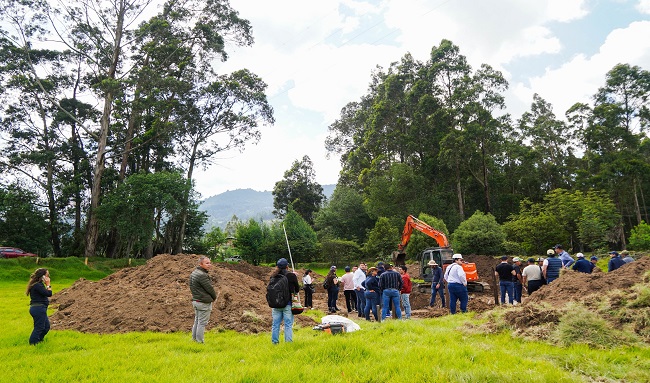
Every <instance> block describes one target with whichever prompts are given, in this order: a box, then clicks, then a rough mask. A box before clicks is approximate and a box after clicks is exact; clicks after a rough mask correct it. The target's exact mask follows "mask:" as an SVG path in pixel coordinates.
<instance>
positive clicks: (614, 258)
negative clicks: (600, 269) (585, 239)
mask: <svg viewBox="0 0 650 383" xmlns="http://www.w3.org/2000/svg"><path fill="white" fill-rule="evenodd" d="M609 256H610V260H609V262H608V263H607V272H608V273H611V272H612V271H614V270H616V269H618V268H619V267H621V266H623V265H624V264H625V261H623V259H622V258H621V256H620V255H618V252H616V251H610V252H609Z"/></svg>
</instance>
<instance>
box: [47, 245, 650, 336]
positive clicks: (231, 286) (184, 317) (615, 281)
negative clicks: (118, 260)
mask: <svg viewBox="0 0 650 383" xmlns="http://www.w3.org/2000/svg"><path fill="white" fill-rule="evenodd" d="M198 258H199V256H198V255H195V254H181V255H168V254H167V255H159V256H156V257H154V258H153V259H151V260H149V261H148V262H147V263H146V264H145V265H142V266H138V267H133V268H126V269H122V270H120V271H118V272H116V273H114V274H111V275H110V276H108V277H106V278H104V279H102V280H99V281H97V282H92V281H88V280H84V279H80V280H78V281H77V282H75V283H74V284H73V285H72V286H71V287H69V288H67V289H64V290H62V291H60V292H59V293H57V294H55V296H54V297H53V299H52V304H53V305H54V307H57V306H58V310H57V311H56V312H55V313H54V314H53V315H52V316H51V317H50V321H51V324H52V328H54V329H73V330H77V331H82V332H90V333H122V332H132V331H156V332H174V331H190V330H191V327H192V323H193V320H194V310H193V308H192V305H191V294H190V290H189V284H188V279H189V274H190V273H191V272H192V270H193V269H194V268H195V267H196V264H197V260H198ZM465 260H466V261H468V262H473V263H476V267H477V270H478V273H479V276H480V278H481V279H480V280H479V281H481V282H484V283H485V284H486V285H488V286H489V287H490V288H489V289H486V290H485V291H484V292H480V293H476V292H473V293H470V301H469V304H468V309H469V310H470V311H474V312H483V311H486V310H490V309H492V308H493V307H494V301H495V294H494V293H495V291H496V290H495V288H496V286H495V280H494V278H493V275H494V267H495V266H496V265H497V264H498V262H499V261H498V260H496V259H495V258H492V257H488V256H482V255H469V256H465ZM213 265H214V266H213V269H212V270H211V272H210V276H211V278H212V282H213V285H214V286H215V289H216V290H217V293H218V296H217V301H216V303H215V304H214V308H213V310H212V315H211V318H210V323H209V325H208V329H210V328H222V329H229V330H235V331H238V332H243V333H259V332H265V331H270V329H271V309H270V308H269V307H268V305H267V304H266V299H265V293H266V283H267V281H268V279H269V276H270V274H271V272H272V271H273V268H271V267H263V266H253V265H250V264H248V263H246V262H241V263H237V264H229V263H215V264H213ZM648 269H650V258H649V257H646V258H644V259H641V260H639V261H636V262H634V263H631V264H629V265H626V266H624V267H623V268H621V269H620V270H617V271H616V272H614V273H611V274H607V273H597V274H592V275H587V274H580V273H570V275H571V277H570V278H569V277H567V275H569V274H565V275H562V276H561V277H560V278H559V279H558V280H557V281H556V282H554V283H553V284H552V285H549V286H544V287H543V288H542V289H541V290H539V291H538V292H536V293H535V294H534V295H533V297H530V298H524V299H525V300H524V305H525V304H526V301H528V302H530V303H534V302H536V301H540V300H544V301H547V302H549V303H551V304H555V303H558V304H561V303H565V302H566V301H567V300H570V299H573V298H567V297H578V296H584V295H587V294H589V293H591V292H594V291H598V290H601V289H602V290H603V291H609V290H611V289H613V288H617V287H626V286H631V285H632V284H633V283H635V281H638V276H639V273H641V274H642V272H643V271H644V270H648ZM409 272H410V274H411V275H415V276H417V274H419V273H418V271H417V266H416V265H409ZM297 273H298V275H299V276H302V275H303V273H304V270H303V269H299V270H297ZM578 274H580V275H578ZM299 280H300V278H299ZM323 280H324V276H322V275H316V283H315V286H316V292H315V293H314V298H313V301H314V308H315V309H320V310H322V311H326V309H327V293H326V291H325V290H324V289H323V288H322V286H321V285H322V281H323ZM301 298H303V299H304V295H303V292H302V291H301ZM429 299H430V292H429V290H428V289H427V291H426V292H425V293H420V292H419V291H418V289H417V288H414V290H413V292H412V293H411V306H412V309H413V317H414V318H429V317H437V316H442V315H447V314H448V310H447V309H445V308H441V307H440V300H439V299H437V300H436V307H435V308H430V307H428V305H429ZM524 305H522V306H524ZM338 307H339V308H340V309H341V313H342V314H341V315H347V311H346V310H345V299H344V297H343V292H342V291H341V292H340V293H339V300H338ZM531 315H532V313H531ZM351 317H352V318H353V319H358V318H357V316H356V314H354V313H353V314H352V315H351ZM296 321H297V323H298V324H299V325H301V326H303V327H307V326H309V327H311V326H313V325H314V323H315V321H314V319H313V318H311V317H310V316H306V315H297V316H296ZM524 321H526V320H525V319H524Z"/></svg>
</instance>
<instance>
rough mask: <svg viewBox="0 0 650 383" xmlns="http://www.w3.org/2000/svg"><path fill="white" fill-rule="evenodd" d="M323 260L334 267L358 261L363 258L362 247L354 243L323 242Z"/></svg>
mask: <svg viewBox="0 0 650 383" xmlns="http://www.w3.org/2000/svg"><path fill="white" fill-rule="evenodd" d="M321 251H322V254H323V255H322V259H323V260H325V261H328V262H329V263H330V264H332V265H338V264H340V263H341V262H348V263H350V261H356V260H359V259H361V258H362V255H363V253H362V251H361V247H360V246H359V245H358V244H357V243H356V242H354V241H345V240H340V239H332V240H326V241H323V242H322V244H321Z"/></svg>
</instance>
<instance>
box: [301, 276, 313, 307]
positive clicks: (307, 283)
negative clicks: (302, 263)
mask: <svg viewBox="0 0 650 383" xmlns="http://www.w3.org/2000/svg"><path fill="white" fill-rule="evenodd" d="M302 289H303V290H305V308H310V309H312V308H313V307H314V302H313V299H314V280H313V278H312V277H311V269H307V270H305V274H304V275H303V276H302Z"/></svg>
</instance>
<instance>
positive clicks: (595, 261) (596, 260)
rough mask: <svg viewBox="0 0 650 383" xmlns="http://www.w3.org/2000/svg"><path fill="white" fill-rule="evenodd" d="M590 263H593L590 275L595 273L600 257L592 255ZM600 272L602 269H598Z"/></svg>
mask: <svg viewBox="0 0 650 383" xmlns="http://www.w3.org/2000/svg"><path fill="white" fill-rule="evenodd" d="M589 263H591V271H590V273H593V272H594V270H595V269H596V264H597V263H598V257H596V256H595V255H592V256H591V258H589ZM598 271H600V269H598Z"/></svg>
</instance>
